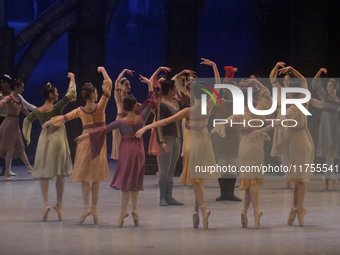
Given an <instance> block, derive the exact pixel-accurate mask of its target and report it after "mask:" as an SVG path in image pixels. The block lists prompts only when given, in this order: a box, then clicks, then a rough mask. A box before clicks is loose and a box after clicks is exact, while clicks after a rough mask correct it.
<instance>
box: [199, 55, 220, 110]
mask: <svg viewBox="0 0 340 255" xmlns="http://www.w3.org/2000/svg"><path fill="white" fill-rule="evenodd" d="M201 59H202V60H203V61H202V62H201V65H208V66H212V68H213V70H214V76H215V83H216V84H221V77H220V73H219V72H218V69H217V66H216V64H215V63H214V62H212V61H211V60H209V59H205V58H201ZM219 91H220V89H216V92H217V94H218V93H219ZM213 97H214V99H216V98H217V95H216V94H215V93H213ZM214 99H212V98H210V99H209V100H208V102H207V104H208V105H214Z"/></svg>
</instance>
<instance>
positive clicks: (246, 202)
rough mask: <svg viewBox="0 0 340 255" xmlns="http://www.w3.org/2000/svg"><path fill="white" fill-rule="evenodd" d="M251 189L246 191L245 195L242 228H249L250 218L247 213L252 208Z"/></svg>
mask: <svg viewBox="0 0 340 255" xmlns="http://www.w3.org/2000/svg"><path fill="white" fill-rule="evenodd" d="M250 202H251V199H250V188H248V189H246V191H245V193H244V204H243V211H242V213H241V224H242V227H244V228H246V227H248V217H247V212H248V208H249V206H250Z"/></svg>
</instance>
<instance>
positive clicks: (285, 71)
mask: <svg viewBox="0 0 340 255" xmlns="http://www.w3.org/2000/svg"><path fill="white" fill-rule="evenodd" d="M291 68H292V67H291V66H287V67H284V68H281V69H279V70H278V71H279V75H281V74H285V73H287V72H288V71H289V70H290V69H291Z"/></svg>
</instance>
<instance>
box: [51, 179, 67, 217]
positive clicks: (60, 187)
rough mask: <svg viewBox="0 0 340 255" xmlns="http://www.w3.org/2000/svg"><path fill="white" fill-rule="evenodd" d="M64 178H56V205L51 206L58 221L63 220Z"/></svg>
mask: <svg viewBox="0 0 340 255" xmlns="http://www.w3.org/2000/svg"><path fill="white" fill-rule="evenodd" d="M64 186H65V177H64V176H58V177H57V181H56V183H55V188H56V190H57V203H56V204H55V205H54V206H53V209H54V210H56V211H57V213H58V217H59V220H60V221H62V220H63V207H62V206H63V195H64Z"/></svg>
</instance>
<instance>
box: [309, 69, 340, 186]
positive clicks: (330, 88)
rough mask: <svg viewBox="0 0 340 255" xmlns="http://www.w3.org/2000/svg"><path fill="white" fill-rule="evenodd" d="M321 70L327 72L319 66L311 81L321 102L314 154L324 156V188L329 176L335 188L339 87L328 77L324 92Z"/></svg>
mask: <svg viewBox="0 0 340 255" xmlns="http://www.w3.org/2000/svg"><path fill="white" fill-rule="evenodd" d="M322 72H324V73H325V74H327V69H326V68H321V69H320V70H319V72H318V73H317V74H316V75H315V77H314V80H313V82H312V87H313V89H315V90H316V91H317V92H318V94H319V96H320V99H321V103H322V114H321V121H320V128H319V142H318V148H317V150H316V155H317V156H319V157H326V164H327V169H328V171H327V172H326V174H325V176H323V177H322V179H323V180H324V181H325V185H326V190H327V189H328V181H329V177H331V178H332V189H333V190H336V183H337V179H336V178H335V174H334V172H335V169H334V158H338V159H340V145H339V139H340V125H339V119H338V112H339V111H340V100H339V98H338V97H337V96H336V92H337V90H338V89H339V83H338V82H337V81H336V80H334V79H330V80H329V81H328V83H327V92H326V91H325V89H324V87H323V85H322V82H321V79H320V75H321V73H322Z"/></svg>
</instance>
